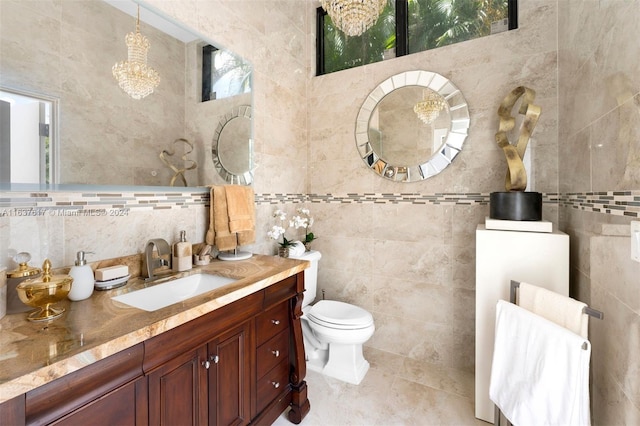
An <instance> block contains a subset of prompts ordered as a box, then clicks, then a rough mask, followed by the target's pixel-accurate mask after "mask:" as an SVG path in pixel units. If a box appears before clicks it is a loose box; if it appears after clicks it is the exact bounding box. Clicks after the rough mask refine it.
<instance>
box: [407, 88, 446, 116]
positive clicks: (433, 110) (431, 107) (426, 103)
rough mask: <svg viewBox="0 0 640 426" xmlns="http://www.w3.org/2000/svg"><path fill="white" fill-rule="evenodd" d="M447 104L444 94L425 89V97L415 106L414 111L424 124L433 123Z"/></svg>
mask: <svg viewBox="0 0 640 426" xmlns="http://www.w3.org/2000/svg"><path fill="white" fill-rule="evenodd" d="M446 106H447V103H446V102H445V100H444V98H443V97H442V96H440V95H439V94H438V93H436V92H434V91H432V90H425V91H424V98H423V99H422V100H421V101H420V102H418V103H417V104H416V105H415V106H414V107H413V112H415V113H416V115H417V116H418V118H419V119H420V120H421V121H422V122H423V123H424V124H431V123H433V122H434V120H435V119H436V118H438V115H440V111H442V110H443V109H444V108H445V107H446Z"/></svg>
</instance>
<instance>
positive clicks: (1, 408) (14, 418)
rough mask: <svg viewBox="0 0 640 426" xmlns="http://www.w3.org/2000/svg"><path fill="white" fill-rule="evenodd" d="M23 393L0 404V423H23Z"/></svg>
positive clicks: (21, 425)
mask: <svg viewBox="0 0 640 426" xmlns="http://www.w3.org/2000/svg"><path fill="white" fill-rule="evenodd" d="M24 407H25V394H22V395H18V396H16V397H15V398H12V399H10V400H8V401H5V402H3V403H1V404H0V424H8V425H15V426H23V425H24V424H25V415H24Z"/></svg>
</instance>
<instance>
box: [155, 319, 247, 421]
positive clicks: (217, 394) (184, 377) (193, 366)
mask: <svg viewBox="0 0 640 426" xmlns="http://www.w3.org/2000/svg"><path fill="white" fill-rule="evenodd" d="M250 334H251V331H250V323H248V322H247V323H245V324H243V325H242V326H240V327H237V328H235V329H233V330H231V331H230V332H227V333H225V334H223V335H221V336H220V337H219V338H217V339H215V340H212V341H211V342H209V343H207V344H205V345H203V346H200V347H198V348H195V349H194V350H192V351H188V352H185V353H183V354H181V355H179V356H177V357H175V358H174V359H172V360H170V361H168V362H165V363H164V364H162V365H161V366H160V367H158V368H156V369H154V370H153V371H151V372H150V373H149V374H148V380H149V424H152V425H177V424H192V425H197V424H201V425H206V424H209V425H232V424H233V425H242V424H247V423H249V420H250V413H249V403H250V400H249V397H250V394H249V386H250V382H249V380H250V375H249V370H250V362H251V352H250V351H249V350H248V343H247V342H248V340H249V339H250Z"/></svg>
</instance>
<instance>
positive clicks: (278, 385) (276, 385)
mask: <svg viewBox="0 0 640 426" xmlns="http://www.w3.org/2000/svg"><path fill="white" fill-rule="evenodd" d="M271 384H272V385H273V387H274V388H276V389H278V388H279V387H280V382H271Z"/></svg>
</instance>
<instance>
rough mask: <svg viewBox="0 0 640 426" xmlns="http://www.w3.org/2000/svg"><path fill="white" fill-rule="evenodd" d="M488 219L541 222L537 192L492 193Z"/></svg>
mask: <svg viewBox="0 0 640 426" xmlns="http://www.w3.org/2000/svg"><path fill="white" fill-rule="evenodd" d="M489 217H490V218H491V219H501V220H542V194H541V193H539V192H518V191H514V192H492V193H491V195H490V204H489Z"/></svg>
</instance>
